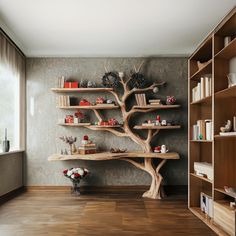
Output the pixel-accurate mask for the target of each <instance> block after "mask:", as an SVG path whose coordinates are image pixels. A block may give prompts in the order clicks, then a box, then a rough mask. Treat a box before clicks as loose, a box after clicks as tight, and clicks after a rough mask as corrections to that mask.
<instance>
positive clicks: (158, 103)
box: [149, 99, 161, 106]
mask: <svg viewBox="0 0 236 236" xmlns="http://www.w3.org/2000/svg"><path fill="white" fill-rule="evenodd" d="M149 104H150V105H153V106H157V105H161V99H149Z"/></svg>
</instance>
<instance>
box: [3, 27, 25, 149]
mask: <svg viewBox="0 0 236 236" xmlns="http://www.w3.org/2000/svg"><path fill="white" fill-rule="evenodd" d="M24 108H25V56H24V55H23V54H22V52H21V51H20V50H19V49H18V48H17V47H16V45H15V44H14V43H13V42H12V41H11V40H10V39H9V37H8V36H7V35H6V34H5V33H4V32H3V31H2V29H1V28H0V152H2V151H3V148H2V147H3V145H2V141H3V140H4V139H5V129H7V139H8V140H9V141H10V151H13V150H21V149H24V146H25V145H24V143H25V142H24V141H25V109H24Z"/></svg>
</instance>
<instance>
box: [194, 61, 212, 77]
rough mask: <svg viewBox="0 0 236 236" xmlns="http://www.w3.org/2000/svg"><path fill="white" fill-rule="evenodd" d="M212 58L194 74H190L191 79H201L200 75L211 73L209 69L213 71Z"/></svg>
mask: <svg viewBox="0 0 236 236" xmlns="http://www.w3.org/2000/svg"><path fill="white" fill-rule="evenodd" d="M211 65H212V60H209V61H208V63H207V64H206V65H205V66H203V67H202V68H201V69H199V70H198V71H196V72H195V73H194V74H193V75H192V76H190V80H199V77H201V75H203V74H211V73H209V69H210V71H211Z"/></svg>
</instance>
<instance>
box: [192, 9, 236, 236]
mask: <svg viewBox="0 0 236 236" xmlns="http://www.w3.org/2000/svg"><path fill="white" fill-rule="evenodd" d="M235 29H236V7H234V8H233V9H232V10H231V12H230V13H229V14H228V15H227V16H226V17H225V18H224V19H223V20H222V21H221V22H220V24H219V25H218V26H217V27H216V29H214V30H213V31H212V32H211V33H210V34H209V36H208V37H207V38H206V39H205V40H204V41H203V42H202V43H201V44H200V46H199V47H198V48H197V49H196V51H195V52H194V53H193V54H192V55H191V56H190V58H189V60H188V70H189V73H188V80H189V87H188V88H189V104H188V108H189V137H190V138H192V137H199V136H198V135H199V133H200V134H202V135H203V137H204V135H205V131H206V130H207V129H208V134H209V133H211V134H216V135H213V137H212V138H213V140H191V139H189V152H188V154H189V155H188V156H189V161H188V170H189V173H188V174H189V201H188V207H189V209H190V211H191V212H192V213H193V214H194V215H196V216H197V217H198V218H199V219H201V220H202V221H203V222H204V223H205V224H206V225H208V226H209V227H210V228H211V229H212V230H213V231H214V232H215V233H217V234H218V235H228V234H227V233H226V231H227V227H228V228H231V229H233V230H232V231H230V232H234V233H233V234H230V235H233V236H235V235H236V233H235V221H234V223H232V221H233V217H231V218H230V217H228V218H227V212H226V211H224V210H223V209H224V208H225V206H229V201H228V205H227V204H226V205H224V204H223V201H222V200H226V199H227V198H229V197H231V198H232V197H235V196H233V195H232V194H230V193H226V192H225V190H224V189H223V186H229V187H232V188H236V172H235V169H236V161H235V160H236V159H235V156H236V145H235V138H236V135H233V136H221V135H219V134H218V133H219V132H220V127H222V126H223V125H224V124H225V122H226V121H227V120H229V119H231V120H232V119H233V116H235V107H236V99H235V98H236V86H233V87H230V88H228V80H227V75H228V74H229V73H231V61H230V60H231V59H232V58H234V57H236V38H234V39H233V40H232V41H231V42H230V43H229V44H228V45H227V46H226V47H224V39H225V37H227V36H232V35H235ZM212 55H214V56H213V60H211V57H212ZM207 60H209V61H208V63H207V64H206V65H205V66H204V67H203V68H201V70H198V66H197V62H198V61H200V62H205V61H207ZM210 75H211V78H212V84H210V85H211V91H210V93H208V94H207V95H210V94H212V96H209V97H206V98H203V99H201V100H198V101H195V102H192V100H191V98H192V97H193V98H196V97H198V98H199V82H200V88H201V89H202V87H204V84H203V85H202V81H204V78H207V77H208V78H210ZM201 77H203V79H201ZM196 85H197V92H196V91H195V89H194V88H196ZM206 85H207V86H208V84H207V83H206V84H205V92H206V91H207V90H208V87H207V89H206ZM195 92H196V93H195ZM196 94H197V96H196ZM206 120H209V121H206ZM210 120H211V121H210ZM204 122H208V124H207V125H206V123H205V124H204ZM210 122H212V130H211V126H210ZM196 123H197V124H196ZM206 127H207V128H206ZM211 131H212V132H211ZM206 136H207V135H206ZM208 137H209V136H208ZM209 144H210V145H209ZM195 162H207V163H211V164H212V168H213V181H211V180H209V179H207V178H204V177H201V176H197V175H196V174H195V173H194V163H195ZM202 192H203V193H205V194H208V195H209V196H211V197H212V201H213V202H212V204H211V205H212V206H213V207H212V212H213V216H212V218H209V217H207V215H206V214H205V213H203V212H202V211H201V203H200V202H201V201H200V200H201V193H202ZM217 204H218V205H217ZM219 212H220V214H219ZM217 214H218V215H217ZM224 214H225V216H226V217H224ZM223 218H224V219H223ZM234 220H235V219H234ZM216 222H217V224H216ZM223 229H225V231H224V230H223ZM227 232H229V231H227Z"/></svg>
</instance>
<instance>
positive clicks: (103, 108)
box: [58, 105, 119, 110]
mask: <svg viewBox="0 0 236 236" xmlns="http://www.w3.org/2000/svg"><path fill="white" fill-rule="evenodd" d="M58 108H60V109H68V110H69V109H86V110H111V109H118V108H119V106H117V105H114V106H58Z"/></svg>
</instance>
